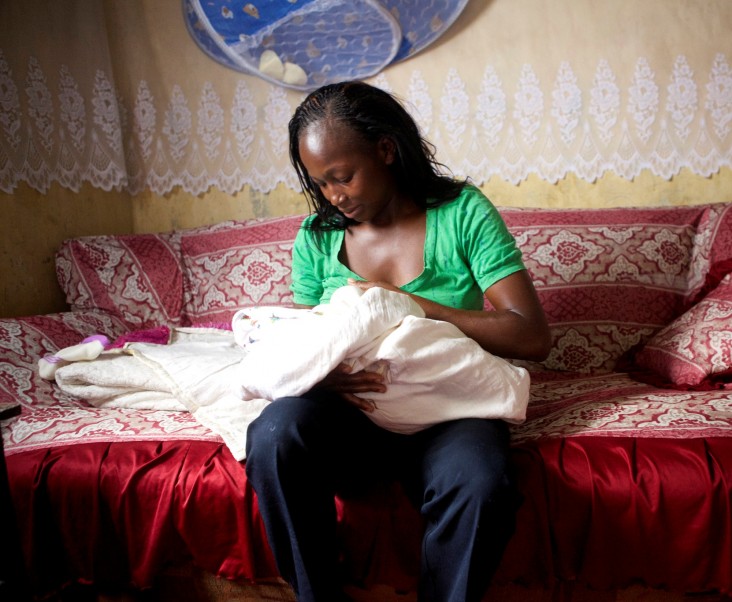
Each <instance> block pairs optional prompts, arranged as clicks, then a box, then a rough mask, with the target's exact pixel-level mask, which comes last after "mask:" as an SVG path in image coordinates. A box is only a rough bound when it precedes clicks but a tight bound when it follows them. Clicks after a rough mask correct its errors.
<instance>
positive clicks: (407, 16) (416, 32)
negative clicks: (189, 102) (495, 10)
mask: <svg viewBox="0 0 732 602" xmlns="http://www.w3.org/2000/svg"><path fill="white" fill-rule="evenodd" d="M467 3H468V0H383V1H379V0H253V1H251V2H246V1H243V0H183V12H184V16H185V20H186V25H187V27H188V31H189V32H190V34H191V36H192V37H193V39H194V40H195V41H196V43H197V44H198V46H199V47H200V48H201V49H202V50H203V51H204V52H205V53H206V54H207V55H208V56H209V57H211V58H212V59H213V60H215V61H217V62H219V63H221V64H223V65H225V66H227V67H230V68H232V69H236V70H237V71H241V72H244V73H249V74H252V75H257V76H259V77H262V78H263V79H266V80H268V81H270V82H272V83H276V84H280V85H283V86H286V87H289V88H293V89H296V90H303V91H310V90H313V89H315V88H317V87H319V86H322V85H324V84H327V83H333V82H337V81H343V80H354V79H363V78H367V77H370V76H372V75H375V74H376V73H378V72H379V71H381V70H382V69H383V68H384V67H386V66H387V65H389V64H391V63H393V62H396V61H401V60H403V59H405V58H407V57H409V56H412V55H414V54H416V53H417V52H419V51H421V50H422V49H423V48H425V47H426V46H428V45H429V44H431V43H432V42H434V41H435V40H436V39H437V38H438V37H439V36H440V35H442V34H443V33H444V32H445V30H447V28H448V27H450V25H452V23H453V22H454V21H455V19H457V17H458V16H459V15H460V13H461V12H462V10H463V9H464V8H465V5H466V4H467Z"/></svg>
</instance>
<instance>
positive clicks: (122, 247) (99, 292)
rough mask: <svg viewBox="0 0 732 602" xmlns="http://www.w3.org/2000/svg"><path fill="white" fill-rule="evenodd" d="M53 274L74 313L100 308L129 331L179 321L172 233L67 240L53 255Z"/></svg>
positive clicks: (179, 272)
mask: <svg viewBox="0 0 732 602" xmlns="http://www.w3.org/2000/svg"><path fill="white" fill-rule="evenodd" d="M56 273H57V276H58V280H59V283H60V285H61V288H62V289H63V291H64V293H65V294H66V301H67V303H68V304H69V306H70V307H71V309H72V310H80V309H102V310H105V311H107V312H109V313H111V314H113V315H115V316H118V317H119V318H121V319H122V320H124V321H125V322H126V323H127V324H128V325H129V326H130V327H133V328H150V327H153V326H157V325H160V324H172V325H179V324H181V323H182V320H183V315H182V309H183V269H182V266H181V263H180V252H179V250H178V243H177V236H176V235H175V234H135V235H124V236H87V237H81V238H76V239H72V240H67V241H65V242H64V243H63V244H62V245H61V248H60V249H59V251H58V253H57V254H56Z"/></svg>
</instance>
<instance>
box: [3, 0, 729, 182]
mask: <svg viewBox="0 0 732 602" xmlns="http://www.w3.org/2000/svg"><path fill="white" fill-rule="evenodd" d="M510 1H511V0H494V1H493V2H491V3H487V5H488V6H489V8H475V7H474V5H469V7H468V10H467V11H466V12H465V13H464V14H463V15H462V17H461V19H463V18H464V19H466V21H465V22H464V23H463V24H462V26H461V20H460V19H459V20H458V22H457V23H456V27H457V29H458V31H457V33H455V34H454V35H453V37H450V36H449V35H448V36H446V38H447V41H445V42H443V43H442V44H438V45H437V47H436V49H435V50H429V51H427V52H425V53H424V54H423V55H421V56H417V57H414V58H413V59H410V60H408V61H404V62H403V63H401V64H399V65H397V66H394V67H390V68H388V69H386V70H385V71H383V72H382V73H381V74H379V75H378V76H376V77H375V78H373V79H372V80H371V81H372V82H373V83H375V84H376V85H379V86H381V87H384V88H386V89H389V90H391V91H393V92H395V93H397V94H398V95H399V96H400V97H402V98H403V99H404V100H405V101H406V103H407V104H408V105H409V106H410V109H411V110H412V112H413V114H414V115H415V116H416V118H417V120H418V121H419V123H420V125H421V126H422V128H423V130H424V132H425V134H426V136H427V137H428V138H429V139H430V140H431V141H432V142H434V143H435V145H436V146H437V148H438V158H439V159H440V160H441V161H442V162H444V163H445V164H446V165H449V166H450V167H451V168H452V170H453V171H454V172H455V173H456V174H458V175H468V176H470V177H471V178H472V179H473V180H474V181H476V182H477V183H479V184H480V183H483V182H485V181H486V180H488V179H489V178H490V177H492V176H498V177H500V178H502V179H504V180H507V181H509V182H512V183H519V182H521V181H522V180H524V179H525V178H527V177H528V176H529V175H530V174H536V175H538V176H539V177H540V178H542V179H545V180H548V181H551V182H556V181H557V180H559V179H561V178H562V177H564V176H565V175H567V174H568V173H573V174H576V175H577V176H579V177H580V178H583V179H586V180H589V181H593V180H595V179H596V178H598V177H599V176H601V175H602V174H603V173H604V172H606V171H612V172H614V173H616V174H618V175H620V176H622V177H624V178H628V179H631V178H633V177H635V176H637V175H638V174H639V173H640V172H641V171H642V170H646V169H647V170H650V171H651V172H652V173H654V174H655V175H657V176H660V177H662V178H665V179H669V178H671V177H672V176H674V175H675V174H678V173H679V171H680V170H681V169H684V168H686V169H689V170H691V171H692V172H694V173H696V174H700V175H703V176H709V175H711V174H713V173H715V172H717V171H719V169H721V168H723V167H732V131H731V130H732V67H731V65H730V61H731V60H732V36H729V35H728V33H729V31H728V30H729V28H728V27H722V29H724V35H722V34H721V33H719V34H715V32H717V31H718V29H719V27H715V26H714V25H715V24H714V23H711V22H710V24H709V25H710V29H709V35H708V36H706V38H705V36H703V35H699V32H698V31H697V35H696V36H695V37H694V45H693V46H691V47H689V48H686V47H684V44H683V43H682V42H678V43H676V42H674V44H675V46H673V47H670V48H667V49H666V50H670V51H671V52H668V51H664V52H662V51H660V50H659V47H658V46H657V45H650V46H649V47H648V53H647V54H644V53H642V52H641V51H642V50H643V48H644V47H643V44H642V43H641V42H640V41H638V40H635V42H634V43H633V44H628V47H625V48H623V49H620V48H618V49H617V52H616V53H615V52H614V50H616V49H614V48H612V47H607V45H604V44H599V45H598V46H595V47H592V48H587V49H586V51H585V49H583V48H581V47H578V48H575V51H574V52H569V51H567V52H566V55H565V56H561V55H558V51H557V49H556V48H554V49H553V51H552V52H551V53H547V56H542V55H540V54H536V55H534V56H532V57H531V60H523V59H524V58H525V56H524V55H525V53H524V54H521V53H518V52H517V53H516V54H517V59H516V60H514V59H512V55H513V53H512V52H511V51H510V50H506V51H505V52H500V51H499V52H497V51H493V52H486V53H484V54H480V53H475V55H473V53H472V52H471V50H472V49H473V48H478V47H479V46H477V41H478V40H480V39H481V36H482V32H483V31H485V28H487V27H498V26H500V24H498V25H496V24H494V23H493V22H492V21H491V14H489V13H491V11H494V14H495V11H496V7H499V8H500V7H501V6H507V5H508V4H510ZM669 1H671V0H654V1H653V2H651V1H650V0H649V2H650V4H653V5H656V6H657V7H659V14H662V11H661V9H662V8H663V7H666V6H667V2H669ZM63 4H64V7H67V6H68V5H72V4H73V5H75V6H77V11H74V10H65V9H64V10H62V9H61V8H58V7H56V8H52V9H50V10H55V11H56V13H57V14H53V15H45V19H51V18H53V19H54V23H55V27H54V28H49V35H50V32H58V31H63V28H64V27H67V28H70V29H72V30H73V31H72V32H71V33H73V32H74V31H75V32H76V35H67V36H60V39H56V40H51V41H50V42H49V43H48V45H46V44H45V43H42V41H43V40H44V39H45V38H44V37H43V36H40V35H38V33H37V30H36V34H35V35H34V36H32V39H33V40H35V42H36V43H37V44H38V45H37V46H34V45H33V44H30V43H28V42H27V41H26V42H24V43H20V42H19V40H24V39H25V38H24V37H23V35H22V32H20V30H22V28H23V27H24V26H26V25H27V27H30V22H29V23H26V19H27V18H29V17H28V15H27V12H28V11H31V8H29V7H28V6H27V3H22V2H20V0H8V2H6V3H4V4H3V6H2V7H0V19H2V20H3V22H4V23H10V24H11V27H8V28H7V32H6V33H3V34H2V37H0V190H2V191H4V192H8V193H10V192H12V191H13V190H15V188H16V187H17V186H18V184H19V183H20V182H25V183H27V184H29V185H30V186H31V187H33V188H35V189H37V190H39V191H46V190H47V189H48V188H49V186H50V185H51V184H52V183H53V182H58V183H59V184H61V185H62V186H64V187H67V188H70V189H72V190H79V189H80V187H81V185H82V184H83V183H85V182H89V183H91V184H92V185H93V186H95V187H99V188H102V189H104V190H110V189H112V188H115V189H124V190H127V191H129V192H130V193H132V194H135V193H138V192H140V191H142V190H144V189H150V190H152V191H153V192H155V193H157V194H166V193H168V192H170V191H171V190H172V189H173V188H174V187H177V186H179V187H182V188H183V189H184V190H185V191H187V192H190V193H192V194H199V193H201V192H204V191H205V190H207V189H208V188H209V187H211V186H214V187H217V188H218V189H220V190H222V191H225V192H228V193H235V192H238V191H240V190H241V189H242V188H244V187H245V186H251V187H252V188H253V189H255V190H258V191H264V192H268V191H271V190H272V189H273V188H275V187H276V186H277V185H278V184H284V185H286V186H288V187H291V188H294V189H296V188H297V182H296V178H295V176H294V173H293V171H292V169H291V167H290V165H289V161H288V156H287V122H288V120H289V118H290V115H291V114H292V111H293V109H294V108H295V106H296V105H297V104H298V103H299V102H300V100H302V98H303V94H302V93H300V92H293V91H291V90H285V89H283V88H281V87H278V86H276V85H273V84H271V83H269V82H265V81H262V80H260V79H259V78H255V77H251V76H245V75H241V74H239V73H236V72H234V71H233V70H228V69H225V68H223V67H220V66H218V65H215V64H214V63H213V62H212V61H210V59H208V58H207V57H206V56H205V55H204V54H203V53H202V52H201V51H200V50H199V49H198V48H197V47H196V45H195V43H193V41H192V40H191V39H190V36H189V35H188V33H187V32H186V27H185V24H184V22H183V19H182V17H181V15H180V14H179V13H180V6H179V3H178V2H177V1H173V0H170V1H168V0H165V1H162V0H160V1H158V2H155V3H153V2H151V1H150V2H148V1H145V0H139V1H138V2H137V3H135V4H136V6H137V7H138V9H139V10H137V12H136V11H128V10H125V9H124V8H123V7H117V6H115V3H107V4H105V5H104V8H99V4H100V3H94V2H91V1H90V0H78V1H77V2H76V3H74V2H69V3H63ZM479 4H481V3H479ZM548 4H552V3H547V2H540V1H539V0H537V1H536V5H537V10H538V9H540V8H542V7H544V8H546V6H547V5H548ZM589 4H593V3H589ZM635 4H636V3H634V2H631V1H630V0H627V1H625V2H618V3H617V5H618V6H617V7H616V8H617V10H621V11H622V10H626V11H627V10H630V8H629V7H631V6H633V5H635ZM687 4H688V5H689V6H693V5H695V4H696V5H698V4H699V2H697V3H694V2H688V3H687ZM702 4H705V5H707V6H709V5H711V4H715V6H716V5H718V6H719V7H720V11H721V12H720V18H721V19H723V20H724V19H726V18H727V17H729V16H730V15H732V12H731V11H730V9H728V8H727V9H724V6H725V2H723V1H722V2H717V3H710V2H702ZM92 5H95V6H96V7H97V8H93V7H92ZM18 6H21V8H22V7H25V8H26V9H27V10H21V8H18ZM471 6H473V8H472V9H471ZM572 6H573V7H575V6H576V5H575V4H573V5H572ZM623 7H624V8H623ZM82 8H83V9H84V11H86V12H84V11H82V10H81V9H82ZM166 8H167V10H168V11H169V13H165V9H166ZM87 9H88V10H87ZM723 9H724V10H723ZM35 10H39V9H35ZM471 10H472V11H473V12H472V13H471ZM557 10H558V9H557ZM176 11H177V12H176ZM555 12H556V11H554V12H552V13H551V14H552V15H555ZM560 12H561V11H560ZM581 12H582V11H580V13H581ZM697 12H698V11H697ZM697 12H695V13H693V15H691V17H693V18H689V19H686V20H685V22H684V24H683V25H684V27H689V28H692V29H693V27H694V24H695V23H696V24H697V25H696V27H697V30H698V29H699V27H701V26H703V25H704V22H703V19H704V18H707V19H711V18H713V14H712V12H713V11H712V10H711V9H710V11H709V13H706V17H705V16H704V14H703V11H702V12H698V14H697ZM82 13H83V15H84V18H83V19H81V18H80V14H82ZM131 13H135V14H134V15H132V14H131ZM162 14H169V15H170V18H171V19H172V21H171V22H170V23H168V24H167V26H166V27H163V28H161V30H160V32H159V34H158V33H156V32H157V30H156V28H155V27H153V25H154V24H155V23H158V22H162V21H161V20H160V19H161V15H162ZM173 17H175V19H173ZM552 18H554V19H560V18H564V17H560V16H558V15H555V16H553V17H552ZM145 19H147V20H148V21H149V22H148V23H147V25H148V28H147V30H146V32H145V33H146V35H147V36H157V35H159V36H160V39H157V38H155V39H150V38H149V37H148V38H146V39H144V40H143V39H142V38H141V36H142V34H141V33H140V32H139V31H138V29H137V27H138V26H139V22H140V21H141V20H145ZM105 23H106V24H109V23H116V24H117V27H118V28H119V30H118V29H116V28H108V27H105V26H103V25H102V26H100V24H105ZM699 23H701V25H699ZM34 26H36V27H38V23H37V22H35V24H34ZM587 26H588V27H592V26H593V24H592V23H591V22H589V21H588V23H587ZM476 27H478V28H481V27H482V28H483V29H477V30H476V29H475V28H476ZM660 29H663V28H660ZM28 31H29V32H30V30H28ZM664 31H666V30H664ZM8 32H9V33H8ZM19 32H20V33H19ZM79 32H81V33H82V34H83V35H80V34H79ZM115 32H117V33H115ZM120 32H122V33H120ZM666 33H667V32H666ZM122 34H124V35H122ZM659 35H660V34H659ZM664 35H666V34H664ZM61 38H62V39H61ZM677 38H678V39H679V40H683V37H681V36H680V34H679V36H677V37H674V36H673V35H670V40H671V41H672V42H673V40H675V39H677ZM51 42H53V43H51ZM166 44H167V45H166ZM700 44H704V45H703V46H701V47H700ZM517 48H519V46H517ZM451 49H452V51H453V52H454V54H453V55H452V56H454V57H455V59H454V60H451V59H450V57H451V54H450V52H451ZM499 50H500V49H499ZM631 50H634V51H636V52H635V54H634V55H630V54H629V53H630V51H631ZM145 57H147V60H145ZM141 59H142V63H140V60H141Z"/></svg>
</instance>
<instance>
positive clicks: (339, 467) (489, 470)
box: [246, 394, 517, 602]
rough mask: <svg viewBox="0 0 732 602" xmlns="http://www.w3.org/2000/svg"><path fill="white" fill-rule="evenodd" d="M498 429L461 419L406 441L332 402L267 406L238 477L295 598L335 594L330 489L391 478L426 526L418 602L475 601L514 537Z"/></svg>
mask: <svg viewBox="0 0 732 602" xmlns="http://www.w3.org/2000/svg"><path fill="white" fill-rule="evenodd" d="M508 447H509V434H508V428H507V426H506V424H505V423H503V422H501V421H495V420H481V419H472V418H470V419H462V420H455V421H451V422H446V423H443V424H439V425H436V426H433V427H431V428H429V429H426V430H424V431H421V432H419V433H416V434H413V435H399V434H395V433H391V432H388V431H385V430H384V429H381V428H379V427H377V426H376V425H374V424H373V423H372V422H371V421H370V420H369V419H368V417H366V416H365V415H364V414H363V413H362V412H361V411H360V410H358V409H356V408H354V407H353V406H351V405H349V404H348V403H346V402H344V401H343V400H341V399H340V398H338V397H336V396H330V395H326V394H318V395H315V394H310V395H308V396H305V397H287V398H283V399H278V400H276V401H274V402H273V403H271V404H270V405H269V406H268V407H267V408H266V409H265V410H264V411H263V412H262V414H261V415H260V416H259V417H258V418H257V419H256V420H255V421H254V422H253V423H252V424H251V425H250V427H249V430H248V433H247V459H246V472H247V476H248V478H249V480H250V482H251V483H252V485H253V487H254V490H255V491H256V493H257V497H258V500H259V507H260V511H261V513H262V517H263V519H264V523H265V527H266V530H267V536H268V539H269V542H270V545H271V547H272V550H273V552H274V555H275V558H276V561H277V566H278V569H279V571H280V573H281V575H282V577H283V578H284V579H286V580H287V581H288V582H289V583H290V584H291V585H292V586H293V588H294V590H295V592H296V593H297V597H298V600H300V601H308V602H331V601H336V600H340V599H342V593H341V589H340V588H341V583H340V582H339V578H338V576H339V569H338V546H337V538H336V509H335V503H334V496H335V495H336V494H340V495H345V496H347V495H349V494H355V493H358V492H359V491H363V490H364V489H365V488H368V487H369V485H373V484H375V483H377V482H388V481H389V480H392V479H398V480H400V481H401V482H402V483H403V484H404V487H405V489H406V490H407V491H408V492H409V493H410V494H411V495H412V497H413V499H414V501H415V503H416V504H417V507H418V508H419V509H420V511H421V513H422V516H423V518H424V522H425V530H424V536H423V542H422V556H421V574H420V587H419V600H420V601H421V602H428V601H430V602H458V601H460V602H464V601H474V600H480V598H481V596H482V595H483V593H484V591H485V589H486V588H487V586H488V583H489V581H490V578H491V577H492V575H493V573H494V571H495V569H496V568H497V565H498V563H499V562H500V559H501V556H502V554H503V550H504V549H505V546H506V544H507V542H508V539H509V538H510V536H511V534H512V533H513V528H514V523H515V512H516V507H517V503H516V500H517V495H516V492H515V489H514V485H513V482H512V479H511V476H510V467H509V453H508Z"/></svg>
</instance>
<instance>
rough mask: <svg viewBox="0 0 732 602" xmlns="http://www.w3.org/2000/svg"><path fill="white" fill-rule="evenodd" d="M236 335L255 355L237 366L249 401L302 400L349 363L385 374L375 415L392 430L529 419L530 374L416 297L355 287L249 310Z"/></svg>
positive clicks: (240, 317) (239, 318)
mask: <svg viewBox="0 0 732 602" xmlns="http://www.w3.org/2000/svg"><path fill="white" fill-rule="evenodd" d="M232 329H233V332H234V337H235V340H236V342H237V344H239V345H240V346H242V347H244V348H245V349H247V350H248V352H247V353H246V354H245V357H244V358H243V359H242V360H241V362H240V363H239V365H238V367H237V378H236V380H237V382H239V383H241V389H240V391H239V393H238V395H239V396H241V397H242V398H243V399H247V398H251V397H262V398H266V399H276V398H278V397H283V396H287V395H301V394H303V393H305V392H307V391H308V390H310V389H311V388H312V387H313V386H314V385H315V384H317V383H318V382H320V381H321V380H322V379H323V378H324V377H325V376H326V375H327V374H329V373H330V372H331V371H332V370H333V369H334V368H335V367H336V366H338V365H339V364H340V363H343V362H345V363H347V364H349V365H350V366H351V368H352V371H353V372H356V371H358V370H368V371H378V372H381V373H382V374H383V375H384V377H385V381H386V383H387V390H386V392H384V393H376V392H371V393H369V394H368V397H369V399H371V400H373V401H374V402H375V404H376V407H375V409H374V411H373V412H370V413H369V414H368V416H369V418H371V420H373V421H374V422H375V423H376V424H378V425H379V426H381V427H383V428H386V429H388V430H391V431H395V432H399V433H412V432H416V431H418V430H421V429H424V428H427V427H429V426H431V425H433V424H437V423H439V422H443V421H446V420H454V419H457V418H465V417H479V418H500V419H503V420H505V421H507V422H510V423H513V424H518V423H521V422H523V421H524V420H525V418H526V407H527V405H528V399H529V374H528V372H527V371H526V370H525V369H524V368H520V367H517V366H514V365H512V364H510V363H509V362H507V361H506V360H504V359H502V358H499V357H496V356H494V355H492V354H490V353H488V352H487V351H485V350H484V349H483V348H482V347H480V345H478V343H476V342H475V341H474V340H472V339H470V338H468V337H467V336H465V335H464V334H463V333H462V332H461V331H460V330H459V329H458V328H457V327H455V326H454V325H452V324H450V323H448V322H441V321H437V320H431V319H428V318H425V317H424V312H423V311H422V309H421V308H420V307H419V306H418V305H417V304H416V303H415V302H414V301H413V300H412V299H411V298H410V297H409V296H408V295H403V294H400V293H397V292H394V291H389V290H386V289H383V288H378V287H374V288H370V289H368V290H366V291H362V290H361V289H359V288H357V287H354V286H345V287H342V288H341V289H338V290H337V291H336V292H335V293H334V294H333V297H332V298H331V301H330V303H328V304H325V305H319V306H317V307H315V308H312V309H287V308H275V307H259V308H250V309H245V310H241V311H240V312H238V313H237V314H236V315H235V316H234V319H233V320H232ZM235 394H236V392H235Z"/></svg>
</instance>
